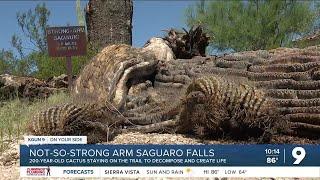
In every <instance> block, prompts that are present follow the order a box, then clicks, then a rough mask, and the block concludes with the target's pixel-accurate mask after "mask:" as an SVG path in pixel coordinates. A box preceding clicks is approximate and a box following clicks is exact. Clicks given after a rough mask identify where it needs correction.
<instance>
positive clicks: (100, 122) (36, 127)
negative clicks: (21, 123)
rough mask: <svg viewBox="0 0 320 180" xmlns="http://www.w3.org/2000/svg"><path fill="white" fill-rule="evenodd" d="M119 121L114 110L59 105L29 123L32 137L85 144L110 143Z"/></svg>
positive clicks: (90, 104) (103, 107) (109, 108)
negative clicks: (57, 137)
mask: <svg viewBox="0 0 320 180" xmlns="http://www.w3.org/2000/svg"><path fill="white" fill-rule="evenodd" d="M122 121H123V118H121V117H120V116H119V115H118V113H117V111H116V109H114V108H113V107H107V106H105V105H104V104H103V105H99V104H93V103H87V104H75V103H69V104H62V105H57V106H53V107H50V108H48V109H47V110H45V111H42V112H39V113H37V114H36V115H35V116H34V117H33V118H32V119H31V120H30V122H29V127H28V129H29V132H30V133H31V134H32V135H74V136H87V137H88V143H98V142H105V141H109V140H111V139H112V138H113V137H114V136H115V135H116V134H117V133H119V132H120V124H121V122H122Z"/></svg>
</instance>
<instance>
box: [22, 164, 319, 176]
mask: <svg viewBox="0 0 320 180" xmlns="http://www.w3.org/2000/svg"><path fill="white" fill-rule="evenodd" d="M49 168H50V170H49V172H48V167H31V166H29V167H21V168H20V176H21V177H83V178H85V177H124V178H125V177H130V178H132V177H181V178H182V177H184V178H185V177H292V178H293V177H305V178H307V177H309V178H311V177H313V178H314V177H320V168H319V167H49Z"/></svg>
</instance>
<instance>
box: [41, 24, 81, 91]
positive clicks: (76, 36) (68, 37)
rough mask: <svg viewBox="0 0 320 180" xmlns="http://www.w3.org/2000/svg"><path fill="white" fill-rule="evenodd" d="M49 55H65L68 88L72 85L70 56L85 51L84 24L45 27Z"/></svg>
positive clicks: (79, 54)
mask: <svg viewBox="0 0 320 180" xmlns="http://www.w3.org/2000/svg"><path fill="white" fill-rule="evenodd" d="M46 34H47V42H48V53H49V56H50V57H66V68H67V75H68V86H69V90H71V87H72V61H71V57H72V56H83V55H85V54H86V53H87V38H86V32H85V28H84V26H67V27H50V28H47V29H46Z"/></svg>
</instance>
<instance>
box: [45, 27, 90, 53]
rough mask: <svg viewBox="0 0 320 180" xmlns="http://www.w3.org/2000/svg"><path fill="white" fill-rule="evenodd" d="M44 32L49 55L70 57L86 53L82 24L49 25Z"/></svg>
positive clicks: (84, 33)
mask: <svg viewBox="0 0 320 180" xmlns="http://www.w3.org/2000/svg"><path fill="white" fill-rule="evenodd" d="M46 34H47V41H48V52H49V56H51V57H70V56H81V55H85V54H86V50H87V48H86V32H85V27H84V26H68V27H49V28H47V29H46Z"/></svg>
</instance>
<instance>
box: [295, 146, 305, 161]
mask: <svg viewBox="0 0 320 180" xmlns="http://www.w3.org/2000/svg"><path fill="white" fill-rule="evenodd" d="M292 157H294V158H295V159H296V160H295V161H294V162H293V164H300V163H301V161H302V160H303V159H304V158H305V157H306V151H305V150H304V148H302V147H295V148H293V150H292Z"/></svg>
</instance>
